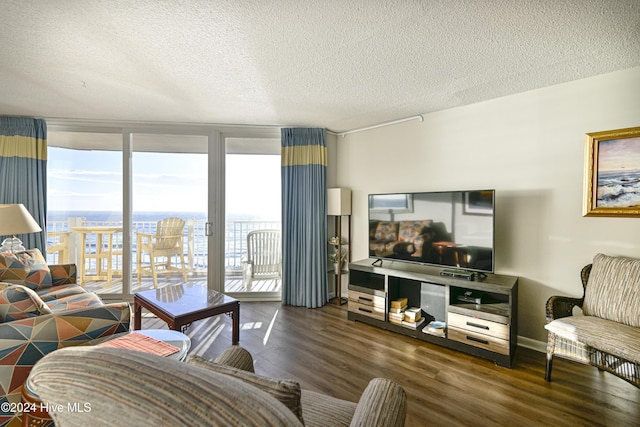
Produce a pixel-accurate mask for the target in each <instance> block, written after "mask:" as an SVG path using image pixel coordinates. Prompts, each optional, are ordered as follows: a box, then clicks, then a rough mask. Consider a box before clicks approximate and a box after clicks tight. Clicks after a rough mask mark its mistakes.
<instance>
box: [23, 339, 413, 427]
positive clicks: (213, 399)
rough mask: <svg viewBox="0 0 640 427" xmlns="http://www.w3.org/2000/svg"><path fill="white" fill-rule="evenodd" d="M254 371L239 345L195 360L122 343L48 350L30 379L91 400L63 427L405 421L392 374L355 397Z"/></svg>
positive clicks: (63, 420) (58, 394) (45, 391)
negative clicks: (307, 387) (349, 398)
mask: <svg viewBox="0 0 640 427" xmlns="http://www.w3.org/2000/svg"><path fill="white" fill-rule="evenodd" d="M252 370H253V360H252V358H251V355H250V354H249V353H248V352H247V351H246V350H244V349H243V348H241V347H238V346H232V347H230V348H229V349H227V350H226V351H225V352H224V353H223V354H222V355H221V356H219V357H218V358H217V359H216V360H215V361H208V360H204V359H200V358H193V357H192V358H190V359H189V360H188V362H187V363H184V362H179V361H177V360H172V359H168V358H163V357H160V356H156V355H152V354H148V353H142V352H134V351H130V350H124V349H117V348H104V347H82V348H78V347H74V348H66V349H63V350H60V351H57V352H55V353H53V354H50V355H48V356H46V357H44V358H43V359H42V360H41V361H40V362H38V363H37V364H36V366H35V367H34V369H33V371H32V372H31V375H30V376H29V380H28V381H29V388H30V389H31V390H33V391H34V392H35V393H37V395H38V397H39V398H40V400H41V401H42V402H44V403H45V404H49V405H63V406H64V407H66V406H67V404H68V403H69V402H83V403H84V404H88V405H90V407H91V411H84V412H83V411H61V412H55V413H51V416H52V418H53V420H54V422H55V424H56V426H58V427H66V426H79V425H82V426H98V425H132V426H133V425H135V426H190V427H205V426H207V427H209V426H217V425H237V426H246V427H250V426H260V427H267V426H303V425H305V426H307V427H314V426H327V427H328V426H331V427H339V426H349V425H352V426H362V427H366V426H372V427H373V426H376V427H385V426H389V427H401V426H403V425H404V422H405V417H406V411H407V400H406V399H407V398H406V393H405V391H404V390H403V388H402V387H401V386H400V385H398V384H397V383H395V382H393V381H391V380H388V379H383V378H375V379H372V380H371V382H370V383H369V385H368V386H367V387H366V388H365V390H364V392H363V393H362V396H361V397H360V400H359V402H358V403H354V402H347V401H344V400H340V399H336V398H334V397H331V396H327V395H323V394H321V393H316V392H307V391H305V390H301V388H300V384H299V383H298V382H296V381H293V380H288V379H275V378H270V377H265V376H260V375H256V374H254V373H253V372H251V371H252ZM105 377H108V378H109V381H104V378H105ZM140 390H144V393H140Z"/></svg>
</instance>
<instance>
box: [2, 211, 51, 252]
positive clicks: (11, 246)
mask: <svg viewBox="0 0 640 427" xmlns="http://www.w3.org/2000/svg"><path fill="white" fill-rule="evenodd" d="M39 231H42V228H40V226H39V225H38V223H37V222H36V220H35V219H33V217H32V216H31V214H30V213H29V211H28V210H27V208H25V207H24V205H23V204H17V205H0V236H11V237H7V238H6V239H4V241H3V242H2V246H0V252H10V253H12V254H15V253H17V252H22V251H25V250H26V249H25V247H24V246H23V244H22V241H20V239H18V238H17V237H16V234H26V233H37V232H39Z"/></svg>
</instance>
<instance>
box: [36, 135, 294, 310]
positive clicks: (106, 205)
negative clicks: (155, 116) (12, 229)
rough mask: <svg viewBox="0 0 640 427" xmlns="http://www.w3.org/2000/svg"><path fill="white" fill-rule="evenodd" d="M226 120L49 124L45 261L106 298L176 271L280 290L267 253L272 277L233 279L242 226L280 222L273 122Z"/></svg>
mask: <svg viewBox="0 0 640 427" xmlns="http://www.w3.org/2000/svg"><path fill="white" fill-rule="evenodd" d="M227 131H229V133H228V134H224V136H223V134H222V133H221V132H220V131H219V130H217V129H216V128H213V127H207V126H187V125H184V126H171V125H164V126H162V125H152V124H148V125H144V126H143V125H140V126H137V127H136V128H135V129H130V128H128V127H125V126H118V125H117V124H112V125H109V124H99V125H90V124H83V123H80V124H70V125H69V124H65V123H62V124H57V125H56V124H49V133H48V144H49V159H48V221H47V234H48V248H47V259H48V262H50V263H66V262H69V263H75V264H77V265H78V281H79V283H81V284H82V285H83V286H84V287H85V288H86V289H87V290H90V291H94V292H97V293H99V294H101V295H102V296H103V298H104V297H106V298H107V299H121V298H130V296H131V294H133V293H135V292H136V291H138V290H142V289H154V288H160V287H163V286H167V285H169V284H175V283H183V282H185V281H186V282H188V283H206V284H207V286H208V287H209V288H210V289H214V290H218V291H224V292H226V293H229V294H232V295H234V296H236V297H238V298H239V299H269V300H276V299H280V290H281V283H282V282H281V278H280V276H279V275H278V274H277V273H278V270H277V269H278V265H277V264H278V254H275V255H274V257H273V259H274V260H275V261H274V262H272V263H271V264H274V265H275V270H276V271H275V273H274V274H272V275H271V277H258V276H255V277H253V278H252V280H251V283H247V281H244V280H243V272H245V273H246V271H247V269H246V268H244V267H246V266H247V265H248V264H247V262H246V261H247V260H248V258H249V256H248V255H249V254H248V248H247V238H248V234H249V233H250V232H251V231H254V230H274V231H277V232H279V230H280V217H281V214H280V206H281V201H280V191H281V190H280V139H279V137H277V135H278V134H279V132H278V131H277V130H273V129H271V130H266V131H265V130H263V129H262V130H256V129H244V128H242V129H234V130H233V131H231V130H229V129H227ZM162 233H168V235H169V237H168V239H167V240H164V243H163V241H161V243H160V245H157V242H158V239H162V238H163V236H161V234H162ZM165 237H166V236H165ZM172 239H173V240H172ZM154 242H155V247H154ZM167 245H168V246H170V247H171V248H172V251H167V250H166V249H168V248H167V247H166V246H167ZM273 247H274V248H276V249H277V250H279V248H280V246H279V244H278V245H275V246H273ZM156 249H160V251H158V250H156ZM173 249H175V250H173ZM263 253H265V252H264V251H263ZM270 253H273V251H271V252H270ZM246 277H247V276H246V275H244V278H246Z"/></svg>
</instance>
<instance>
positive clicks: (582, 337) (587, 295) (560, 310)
mask: <svg viewBox="0 0 640 427" xmlns="http://www.w3.org/2000/svg"><path fill="white" fill-rule="evenodd" d="M581 279H582V286H583V288H584V293H583V296H582V298H570V297H564V296H552V297H551V298H549V300H548V301H547V304H546V312H547V324H546V325H545V328H546V329H547V330H548V331H549V332H548V343H547V366H546V372H545V379H546V380H547V381H551V369H552V363H553V356H554V355H557V356H562V357H565V358H568V359H571V360H574V361H578V362H581V363H585V364H589V365H592V366H595V367H597V368H598V369H601V370H604V371H607V372H610V373H612V374H614V375H616V376H618V377H620V378H622V379H624V380H625V381H628V382H629V383H631V384H633V385H635V386H636V387H640V259H633V258H625V257H610V256H607V255H603V254H598V255H596V256H595V257H594V260H593V263H592V264H589V265H587V266H585V267H584V268H583V269H582V271H581ZM575 307H579V308H581V309H582V311H583V315H574V314H573V311H574V308H575Z"/></svg>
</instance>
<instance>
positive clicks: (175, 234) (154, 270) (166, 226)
mask: <svg viewBox="0 0 640 427" xmlns="http://www.w3.org/2000/svg"><path fill="white" fill-rule="evenodd" d="M183 241H184V220H183V219H182V218H174V217H172V218H164V219H162V220H160V221H158V223H157V225H156V233H155V234H149V233H138V238H137V245H138V246H137V253H138V256H137V258H138V265H137V267H138V283H140V282H141V281H142V273H143V272H150V273H151V276H152V277H153V286H154V287H156V288H157V287H158V274H160V273H165V274H170V273H171V272H173V271H178V272H180V273H182V278H183V279H184V281H185V282H186V281H187V269H186V266H185V263H184V243H183ZM143 252H145V253H147V254H148V257H149V266H148V267H147V266H146V265H143V258H144V255H143ZM173 256H177V257H179V258H180V266H175V265H173V264H172V263H171V259H172V257H173Z"/></svg>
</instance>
